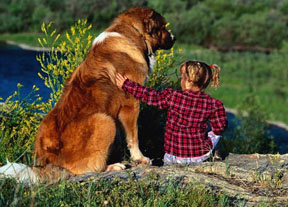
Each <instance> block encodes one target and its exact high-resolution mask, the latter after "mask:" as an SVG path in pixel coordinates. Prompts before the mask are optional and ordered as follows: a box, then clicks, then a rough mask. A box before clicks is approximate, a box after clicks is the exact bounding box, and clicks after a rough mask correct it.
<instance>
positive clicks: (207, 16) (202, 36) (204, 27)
mask: <svg viewBox="0 0 288 207" xmlns="http://www.w3.org/2000/svg"><path fill="white" fill-rule="evenodd" d="M166 18H167V20H168V21H170V22H171V28H172V30H173V31H174V32H175V36H176V38H177V40H178V41H180V42H183V43H191V44H204V43H205V40H206V39H207V38H208V36H209V34H210V32H211V25H212V24H213V20H214V15H213V13H212V12H211V11H210V10H209V9H208V8H207V7H206V6H205V5H203V4H197V5H196V6H195V7H193V8H191V9H190V10H188V11H183V12H178V13H176V12H175V13H170V14H167V15H166Z"/></svg>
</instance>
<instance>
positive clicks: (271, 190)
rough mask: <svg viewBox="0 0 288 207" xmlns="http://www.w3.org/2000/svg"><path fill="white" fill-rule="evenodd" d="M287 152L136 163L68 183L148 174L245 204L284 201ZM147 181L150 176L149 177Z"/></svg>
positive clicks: (287, 189)
mask: <svg viewBox="0 0 288 207" xmlns="http://www.w3.org/2000/svg"><path fill="white" fill-rule="evenodd" d="M287 168H288V154H284V155H279V154H278V155H272V154H267V155H262V154H249V155H236V154H229V156H228V157H227V158H226V159H225V160H224V161H219V162H203V163H199V164H195V165H191V166H176V165H175V166H162V167H155V166H137V167H132V168H130V169H127V170H123V171H117V172H116V171H114V172H103V173H89V174H85V175H79V176H74V177H71V178H70V179H69V181H70V182H88V181H89V182H97V180H99V179H105V180H111V179H114V178H115V177H117V179H122V180H129V179H141V180H145V181H147V182H149V177H151V174H152V175H154V176H157V177H158V179H159V180H160V181H161V183H163V184H164V183H166V182H167V179H173V180H176V181H177V182H179V183H181V184H184V185H185V184H187V183H195V184H198V183H201V184H204V185H206V186H207V187H209V188H211V189H213V190H214V191H215V192H223V193H225V194H226V195H227V196H229V197H233V198H237V199H243V200H245V201H246V206H255V205H256V204H257V203H259V202H264V203H271V202H273V204H279V205H280V204H281V205H282V204H286V203H287V204H288V197H287V195H288V174H287ZM150 180H151V179H150Z"/></svg>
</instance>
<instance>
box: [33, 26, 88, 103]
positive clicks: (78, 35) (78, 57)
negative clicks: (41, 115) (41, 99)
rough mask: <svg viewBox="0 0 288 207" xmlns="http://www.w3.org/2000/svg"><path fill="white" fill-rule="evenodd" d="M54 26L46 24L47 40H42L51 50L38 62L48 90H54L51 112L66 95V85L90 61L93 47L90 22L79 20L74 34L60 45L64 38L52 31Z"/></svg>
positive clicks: (71, 33) (43, 29)
mask: <svg viewBox="0 0 288 207" xmlns="http://www.w3.org/2000/svg"><path fill="white" fill-rule="evenodd" d="M51 25H52V23H49V24H48V25H45V23H43V24H42V26H41V30H42V32H43V33H44V34H45V37H43V38H38V42H39V44H40V45H41V46H42V47H43V48H51V50H50V51H48V52H47V53H43V54H42V55H38V56H37V57H36V59H37V61H39V63H40V64H41V71H42V73H38V75H39V77H40V78H41V79H43V80H44V83H45V86H47V87H48V88H50V89H51V90H52V93H51V94H50V102H51V103H52V106H51V108H52V107H53V106H54V104H55V103H56V102H57V101H58V99H59V98H60V96H61V94H62V90H63V88H64V83H65V81H66V80H67V79H68V78H69V77H70V75H71V74H72V72H73V71H74V70H75V69H76V68H77V67H78V66H79V65H80V63H81V62H82V61H83V60H84V58H85V57H86V55H87V53H88V51H89V49H90V47H91V43H92V35H91V34H90V30H91V28H92V25H91V24H90V25H89V26H88V25H87V20H78V21H77V23H75V25H74V26H71V28H70V31H67V32H66V33H65V39H63V38H62V40H61V41H60V42H59V41H58V40H59V38H60V36H61V35H60V34H56V29H53V28H52V27H51Z"/></svg>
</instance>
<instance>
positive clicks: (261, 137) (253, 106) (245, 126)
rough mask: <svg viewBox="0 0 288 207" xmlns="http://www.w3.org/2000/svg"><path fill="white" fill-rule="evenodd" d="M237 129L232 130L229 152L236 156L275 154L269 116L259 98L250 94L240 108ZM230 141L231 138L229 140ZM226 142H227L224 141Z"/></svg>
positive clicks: (227, 145)
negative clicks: (268, 121)
mask: <svg viewBox="0 0 288 207" xmlns="http://www.w3.org/2000/svg"><path fill="white" fill-rule="evenodd" d="M237 115H238V116H237V118H238V119H239V120H240V121H238V120H237V121H236V123H235V125H236V126H235V127H232V128H230V133H229V132H228V133H227V134H228V135H227V136H228V137H230V140H228V144H227V143H226V147H228V148H229V149H228V151H229V152H233V153H236V154H252V153H256V152H257V153H262V154H267V153H275V152H276V146H275V143H274V138H273V137H271V136H270V135H269V134H268V133H267V130H268V123H267V122H266V120H267V114H266V113H265V109H264V108H263V106H262V105H261V104H260V102H259V100H258V99H257V97H255V96H254V95H253V94H250V95H249V96H247V97H246V99H245V101H244V103H242V104H241V105H240V107H239V114H237ZM228 139H229V138H228ZM224 142H225V141H224Z"/></svg>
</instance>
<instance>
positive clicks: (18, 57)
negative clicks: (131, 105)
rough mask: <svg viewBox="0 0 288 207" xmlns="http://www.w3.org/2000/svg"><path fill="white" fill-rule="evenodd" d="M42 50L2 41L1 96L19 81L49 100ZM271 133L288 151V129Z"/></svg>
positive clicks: (24, 92) (272, 129) (23, 93)
mask: <svg viewBox="0 0 288 207" xmlns="http://www.w3.org/2000/svg"><path fill="white" fill-rule="evenodd" d="M38 54H42V52H35V51H28V50H22V49H20V48H18V47H16V46H8V45H5V44H1V43H0V80H1V82H0V97H2V98H4V99H6V98H7V97H8V96H9V95H11V94H13V92H14V91H15V90H17V83H21V84H22V85H23V88H22V90H21V91H20V93H21V97H22V98H24V97H25V96H26V95H27V94H29V93H30V92H31V89H32V86H33V85H36V86H37V87H38V88H40V90H39V91H38V92H39V94H40V95H41V96H42V97H43V98H44V100H47V99H48V97H49V94H50V92H51V91H50V89H48V88H47V87H46V86H45V85H44V83H43V80H41V79H40V77H39V76H38V75H37V73H38V72H40V71H41V66H40V64H39V63H38V62H37V60H36V55H38ZM235 118H236V117H235V115H233V114H231V113H228V122H229V126H230V127H233V124H234V121H233V120H234V119H235ZM270 133H271V135H273V136H274V137H275V143H276V145H277V146H278V147H279V153H280V154H284V153H288V131H287V130H286V129H284V128H281V127H279V126H276V125H270Z"/></svg>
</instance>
